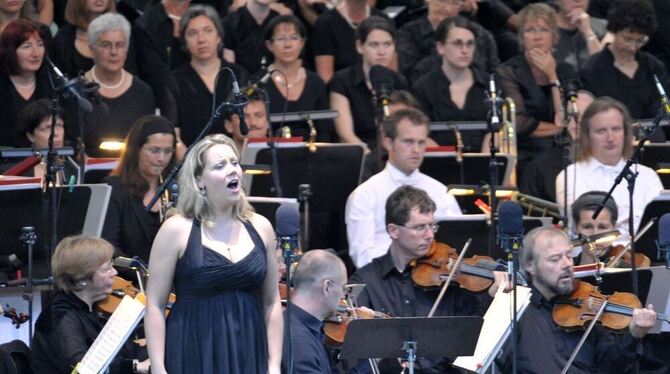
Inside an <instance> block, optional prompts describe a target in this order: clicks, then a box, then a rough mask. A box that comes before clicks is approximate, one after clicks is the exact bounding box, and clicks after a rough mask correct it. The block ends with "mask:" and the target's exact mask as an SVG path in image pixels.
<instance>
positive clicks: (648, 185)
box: [556, 97, 663, 240]
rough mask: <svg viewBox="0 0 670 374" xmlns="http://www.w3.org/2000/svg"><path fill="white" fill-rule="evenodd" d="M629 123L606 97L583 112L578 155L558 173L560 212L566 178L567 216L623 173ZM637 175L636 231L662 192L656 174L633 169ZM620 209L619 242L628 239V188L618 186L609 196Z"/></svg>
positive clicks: (628, 152) (628, 149)
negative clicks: (585, 197) (587, 196)
mask: <svg viewBox="0 0 670 374" xmlns="http://www.w3.org/2000/svg"><path fill="white" fill-rule="evenodd" d="M632 139H633V134H632V120H631V117H630V115H629V114H628V109H626V106H625V105H623V104H622V103H620V102H619V101H616V100H614V99H612V98H609V97H601V98H599V99H596V100H595V101H594V102H593V103H592V104H591V105H589V107H588V108H587V109H586V111H585V112H584V116H583V117H582V121H581V124H580V136H579V154H578V155H577V162H575V163H574V164H572V165H570V166H568V167H567V169H566V170H564V171H561V172H560V173H559V174H558V176H557V177H556V199H557V201H556V202H557V203H558V207H559V209H563V207H564V204H565V199H564V196H563V191H564V190H565V189H564V182H563V179H564V177H565V176H566V175H567V179H568V183H567V186H568V187H567V203H568V212H570V206H571V205H572V204H573V202H574V200H575V199H576V198H577V197H578V196H580V195H581V194H583V193H585V192H587V191H608V190H609V189H610V188H611V187H612V186H613V185H614V181H615V179H616V177H617V176H618V175H619V173H620V172H621V170H623V168H624V166H625V164H626V160H625V159H626V158H628V157H630V156H631V155H632V152H633V143H632ZM631 171H633V172H637V173H638V175H637V177H636V181H635V191H634V194H633V205H634V213H633V217H632V219H633V222H634V227H635V229H636V230H637V228H638V226H639V224H640V220H641V219H642V214H643V213H644V209H645V207H646V206H647V204H648V203H649V202H650V201H652V200H653V199H654V197H656V196H658V194H659V193H660V192H661V191H662V190H663V184H662V183H661V179H660V178H659V177H658V174H656V172H655V171H654V170H653V169H651V168H649V167H647V166H644V165H639V164H637V165H635V166H634V167H632V168H631ZM612 198H613V199H614V201H615V202H616V205H617V207H618V208H619V215H618V220H617V224H616V227H615V228H616V229H618V230H619V231H620V232H621V238H622V240H626V239H627V238H628V220H629V218H630V217H628V211H629V207H630V204H629V194H628V184H627V183H626V182H625V181H622V183H619V185H618V186H617V187H616V188H615V189H614V192H613V193H612Z"/></svg>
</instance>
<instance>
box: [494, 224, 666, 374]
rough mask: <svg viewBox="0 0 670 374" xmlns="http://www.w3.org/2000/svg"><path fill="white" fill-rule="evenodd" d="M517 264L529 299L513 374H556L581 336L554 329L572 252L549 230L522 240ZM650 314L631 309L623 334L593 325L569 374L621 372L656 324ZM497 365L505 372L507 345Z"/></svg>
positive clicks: (568, 284) (569, 285)
mask: <svg viewBox="0 0 670 374" xmlns="http://www.w3.org/2000/svg"><path fill="white" fill-rule="evenodd" d="M519 262H520V266H521V272H522V273H523V274H524V275H525V276H526V279H528V280H529V282H530V284H531V287H532V293H531V299H530V304H529V305H528V307H527V309H526V311H525V312H524V314H523V317H522V318H521V320H520V321H519V326H518V328H519V332H518V335H519V338H518V351H517V352H518V361H517V363H518V366H517V368H518V373H520V374H521V373H559V372H561V370H562V369H563V367H564V366H565V364H566V362H567V360H568V358H569V357H570V355H571V354H572V351H573V350H574V348H575V347H576V346H577V344H578V342H579V340H580V338H581V337H582V334H583V332H582V331H571V332H569V331H566V330H563V329H561V328H559V327H558V326H557V325H556V323H554V321H553V318H552V311H553V309H554V305H555V303H556V299H557V297H559V296H564V295H570V294H571V293H572V292H573V287H574V286H573V284H574V281H575V280H574V275H573V262H572V248H571V247H570V244H569V241H568V237H567V235H566V234H565V233H564V232H563V231H561V230H558V229H555V228H553V227H539V228H536V229H534V230H532V231H530V232H529V233H528V234H527V235H526V237H525V238H524V241H523V247H522V249H521V252H520V254H519ZM652 308H653V307H652V306H651V305H649V306H648V307H647V308H646V309H635V310H634V311H633V317H632V320H631V323H630V326H629V328H628V330H627V331H626V332H625V333H623V334H618V335H617V334H615V333H614V332H612V331H611V330H607V329H605V328H604V327H602V326H600V325H596V326H595V328H594V329H593V331H592V333H591V334H590V335H589V336H588V338H587V340H586V342H585V343H584V345H583V347H582V348H581V350H580V351H579V354H578V355H577V357H576V359H575V360H574V362H573V363H572V366H571V369H570V373H593V372H596V371H598V372H624V371H625V368H626V367H627V366H628V365H630V364H631V363H632V362H633V360H634V358H635V345H636V344H637V342H638V341H639V339H641V338H642V337H643V336H644V335H645V334H646V333H647V331H649V329H651V328H652V327H654V325H655V324H656V313H655V312H654V311H653V309H652ZM497 363H498V364H499V365H500V366H501V369H502V372H503V373H508V372H510V370H511V367H512V355H511V347H509V345H508V346H507V347H506V349H505V352H504V354H503V355H502V358H501V359H499V360H498V362H497Z"/></svg>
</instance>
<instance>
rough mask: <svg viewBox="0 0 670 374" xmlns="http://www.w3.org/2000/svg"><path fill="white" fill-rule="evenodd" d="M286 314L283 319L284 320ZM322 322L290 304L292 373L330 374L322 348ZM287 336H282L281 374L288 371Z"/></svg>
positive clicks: (324, 351)
mask: <svg viewBox="0 0 670 374" xmlns="http://www.w3.org/2000/svg"><path fill="white" fill-rule="evenodd" d="M286 318H287V317H286V312H284V319H285V320H286ZM322 329H323V322H322V321H319V320H318V319H317V318H316V317H314V316H313V315H311V314H309V313H307V312H306V311H304V310H303V309H302V308H300V307H299V306H296V305H295V304H291V334H290V335H291V342H292V344H293V372H294V373H300V374H330V372H331V370H330V368H331V364H330V360H329V357H328V353H326V349H325V348H324V346H323V344H324V334H323V331H322ZM287 338H288V334H284V345H283V350H284V352H283V355H282V373H287V370H288V360H289V357H288V343H287Z"/></svg>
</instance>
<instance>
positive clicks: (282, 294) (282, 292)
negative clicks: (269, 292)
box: [279, 282, 295, 302]
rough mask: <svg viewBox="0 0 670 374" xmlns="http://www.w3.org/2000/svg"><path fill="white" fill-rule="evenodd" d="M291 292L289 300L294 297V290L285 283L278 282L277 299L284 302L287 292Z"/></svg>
mask: <svg viewBox="0 0 670 374" xmlns="http://www.w3.org/2000/svg"><path fill="white" fill-rule="evenodd" d="M288 289H290V290H291V299H293V296H295V289H294V288H293V287H290V288H289V287H287V286H286V283H285V282H279V299H280V300H281V301H282V302H283V301H285V300H286V295H287V290H288Z"/></svg>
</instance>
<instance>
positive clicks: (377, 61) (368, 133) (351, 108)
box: [329, 16, 407, 149]
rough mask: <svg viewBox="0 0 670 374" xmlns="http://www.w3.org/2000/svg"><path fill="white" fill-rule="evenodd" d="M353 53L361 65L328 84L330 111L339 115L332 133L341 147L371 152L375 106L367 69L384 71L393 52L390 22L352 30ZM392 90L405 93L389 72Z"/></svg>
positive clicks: (377, 19) (366, 23) (379, 21)
mask: <svg viewBox="0 0 670 374" xmlns="http://www.w3.org/2000/svg"><path fill="white" fill-rule="evenodd" d="M356 50H357V51H358V53H359V54H361V56H362V57H363V61H362V62H360V63H358V64H356V65H353V66H350V67H348V68H345V69H342V70H340V71H338V72H336V73H335V75H334V76H333V79H332V80H331V81H330V83H329V87H330V107H331V108H332V109H334V110H337V111H338V112H339V113H340V115H339V117H337V118H336V119H335V131H336V132H337V135H338V136H339V138H340V142H342V143H358V144H364V145H366V146H367V148H368V149H373V148H374V145H375V144H376V143H377V127H376V126H375V106H374V104H373V103H372V91H371V90H372V83H370V68H372V66H373V65H381V66H383V67H385V68H388V67H389V65H390V64H391V60H392V59H393V54H394V52H395V27H394V26H393V24H392V23H391V21H389V20H387V19H385V18H381V17H377V16H372V17H369V18H367V19H366V20H365V21H363V22H362V23H361V24H360V25H359V26H358V29H357V30H356ZM389 74H390V75H391V77H392V80H393V82H392V83H393V88H394V89H407V82H406V81H405V78H403V77H402V76H401V75H399V74H397V73H394V72H391V71H389Z"/></svg>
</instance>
